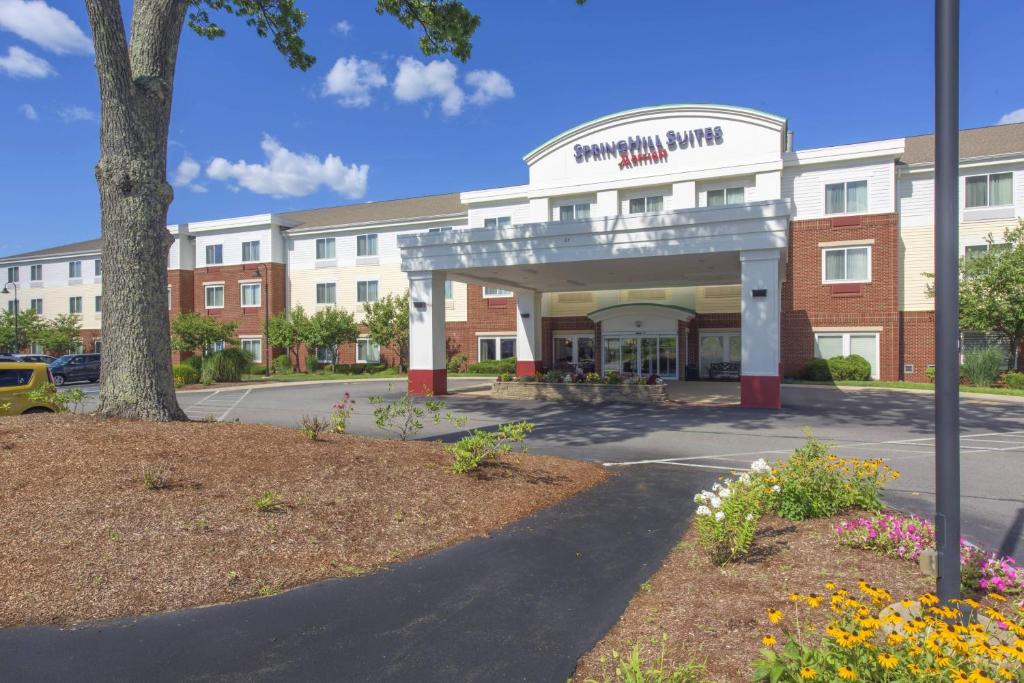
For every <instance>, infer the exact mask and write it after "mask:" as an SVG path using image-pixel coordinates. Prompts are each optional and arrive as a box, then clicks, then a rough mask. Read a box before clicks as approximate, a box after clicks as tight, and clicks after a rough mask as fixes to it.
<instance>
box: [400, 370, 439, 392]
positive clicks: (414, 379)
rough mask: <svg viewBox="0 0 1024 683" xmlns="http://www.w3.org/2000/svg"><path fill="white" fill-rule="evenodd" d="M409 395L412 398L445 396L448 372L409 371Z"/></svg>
mask: <svg viewBox="0 0 1024 683" xmlns="http://www.w3.org/2000/svg"><path fill="white" fill-rule="evenodd" d="M409 393H410V394H411V395H413V396H442V395H444V394H447V393H448V370H446V369H444V368H441V369H440V370H409Z"/></svg>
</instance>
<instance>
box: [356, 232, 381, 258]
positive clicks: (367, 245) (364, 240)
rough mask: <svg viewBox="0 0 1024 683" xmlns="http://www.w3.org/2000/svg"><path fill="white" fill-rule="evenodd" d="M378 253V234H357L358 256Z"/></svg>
mask: <svg viewBox="0 0 1024 683" xmlns="http://www.w3.org/2000/svg"><path fill="white" fill-rule="evenodd" d="M376 255H377V235H375V234H372V233H371V234H369V235H358V236H356V256H376Z"/></svg>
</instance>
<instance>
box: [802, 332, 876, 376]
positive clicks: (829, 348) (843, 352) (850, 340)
mask: <svg viewBox="0 0 1024 683" xmlns="http://www.w3.org/2000/svg"><path fill="white" fill-rule="evenodd" d="M854 354H856V355H858V356H861V357H863V358H864V360H866V361H867V362H868V364H869V365H870V366H871V378H872V379H878V333H877V332H818V333H817V334H815V335H814V357H815V358H833V357H835V356H852V355H854Z"/></svg>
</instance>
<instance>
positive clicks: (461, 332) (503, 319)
mask: <svg viewBox="0 0 1024 683" xmlns="http://www.w3.org/2000/svg"><path fill="white" fill-rule="evenodd" d="M466 296H467V297H468V301H467V311H466V322H453V323H446V324H445V335H446V336H447V337H448V339H447V345H448V357H449V358H450V357H451V356H453V355H454V354H456V353H464V354H466V355H467V356H468V357H469V361H468V362H470V363H476V362H477V360H478V358H477V355H478V351H479V348H478V345H477V343H476V340H477V335H476V333H477V332H512V331H514V330H515V329H516V299H515V297H514V296H509V297H501V298H497V299H485V298H484V290H483V287H481V286H480V285H473V284H470V285H466Z"/></svg>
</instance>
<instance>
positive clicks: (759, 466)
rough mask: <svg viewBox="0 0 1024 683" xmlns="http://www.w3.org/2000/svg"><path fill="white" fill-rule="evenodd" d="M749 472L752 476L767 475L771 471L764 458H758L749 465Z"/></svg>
mask: <svg viewBox="0 0 1024 683" xmlns="http://www.w3.org/2000/svg"><path fill="white" fill-rule="evenodd" d="M750 471H751V472H753V473H754V474H767V473H768V472H771V471H772V466H771V465H769V464H768V461H767V460H765V459H764V458H758V459H757V460H755V461H754V462H752V463H750Z"/></svg>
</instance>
